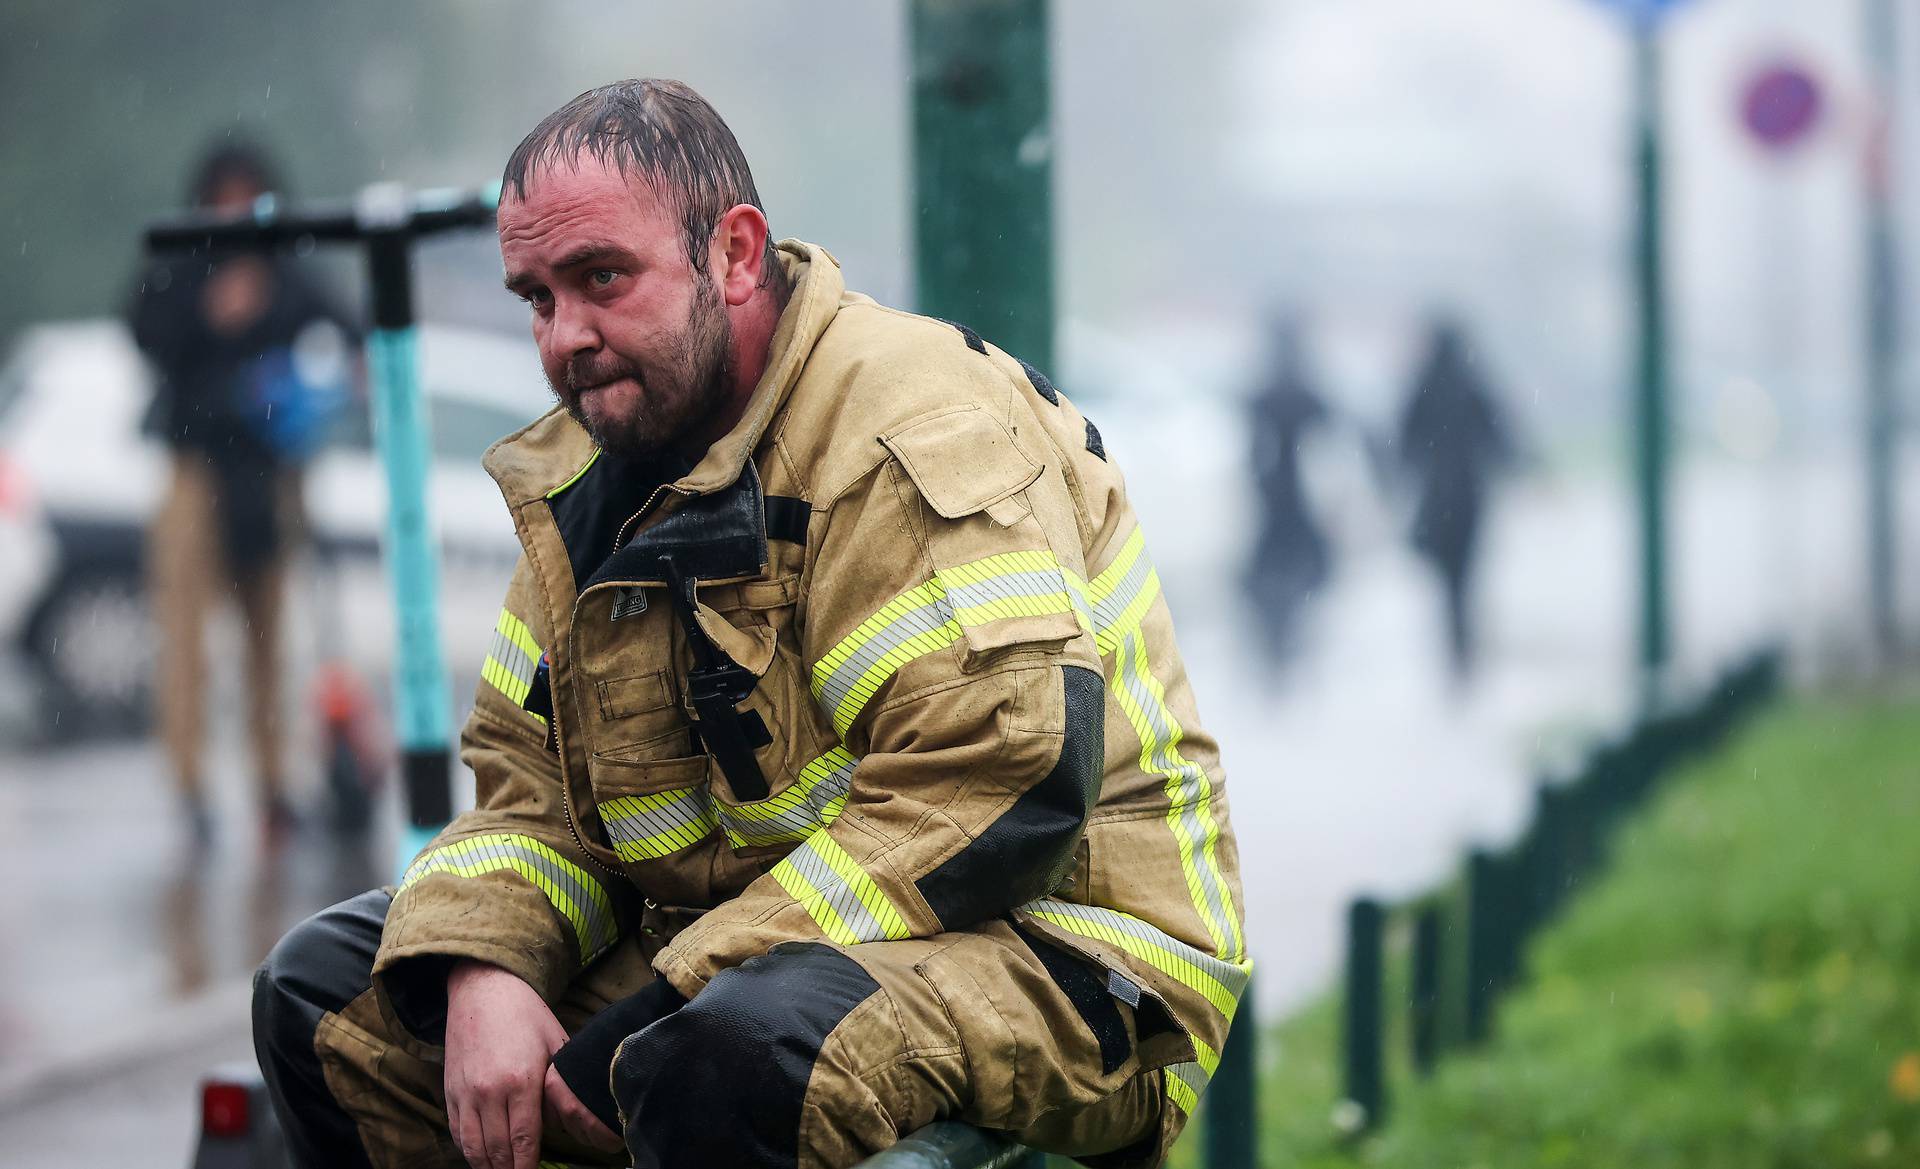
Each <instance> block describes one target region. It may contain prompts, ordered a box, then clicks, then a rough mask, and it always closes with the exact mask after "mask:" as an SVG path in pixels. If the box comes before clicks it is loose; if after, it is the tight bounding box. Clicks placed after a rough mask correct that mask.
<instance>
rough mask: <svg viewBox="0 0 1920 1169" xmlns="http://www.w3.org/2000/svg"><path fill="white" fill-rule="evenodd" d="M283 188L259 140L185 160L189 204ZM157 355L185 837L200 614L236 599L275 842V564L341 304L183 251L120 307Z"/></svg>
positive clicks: (154, 573)
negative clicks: (191, 169)
mask: <svg viewBox="0 0 1920 1169" xmlns="http://www.w3.org/2000/svg"><path fill="white" fill-rule="evenodd" d="M280 190H281V184H280V183H279V181H278V180H277V177H276V173H275V170H274V168H273V166H272V164H271V162H270V161H269V160H268V158H267V156H266V155H265V153H264V152H263V151H261V150H260V149H259V148H258V147H255V146H252V145H248V144H243V143H236V142H234V141H232V140H231V139H229V140H225V141H223V142H222V143H221V144H220V145H217V146H215V147H214V148H213V149H212V150H211V151H209V153H208V154H207V155H206V157H205V159H204V160H203V161H202V162H201V163H200V165H199V167H198V169H197V170H196V171H195V173H194V176H193V180H192V188H191V190H190V199H191V202H192V204H193V205H194V206H195V207H199V208H202V209H205V210H208V211H214V212H224V213H233V212H237V211H242V210H245V209H247V208H248V207H251V206H252V205H253V204H254V201H255V200H257V199H260V198H261V197H263V196H266V195H268V193H269V192H278V191H280ZM130 317H131V323H132V327H133V334H134V339H135V341H136V342H137V343H138V344H139V346H140V349H141V350H142V352H144V353H145V354H146V356H147V358H148V359H149V361H150V362H151V363H152V365H153V367H154V372H155V375H156V376H155V382H154V396H153V402H152V406H151V408H150V410H149V412H148V415H147V423H146V430H147V432H148V433H149V434H150V435H151V436H152V437H154V438H157V439H159V440H160V441H161V442H162V443H164V444H165V445H166V446H167V447H168V449H169V451H170V453H171V456H172V478H171V482H170V484H169V486H168V488H167V490H166V495H165V497H164V499H163V500H162V502H161V504H160V507H159V510H158V512H157V513H156V514H155V516H154V518H153V523H152V527H151V529H150V531H149V533H148V544H147V556H148V571H149V587H150V589H151V597H152V603H153V610H154V615H155V623H156V628H157V632H158V636H159V642H160V645H159V649H160V652H159V654H158V656H157V658H156V661H157V663H158V664H157V667H156V673H157V676H156V678H155V683H156V684H155V693H156V697H157V702H158V707H159V716H160V729H161V736H162V739H163V741H164V743H165V747H166V752H167V755H168V760H169V762H170V764H171V766H172V768H173V771H174V774H175V776H176V779H177V782H178V784H179V790H180V799H181V807H182V813H183V815H184V817H185V819H186V821H187V823H188V826H189V828H190V830H191V831H192V833H193V835H194V836H195V837H196V838H197V839H199V840H202V841H204V840H206V839H207V838H208V837H210V836H211V834H212V830H213V821H212V814H211V812H210V810H209V806H208V803H207V795H206V792H205V790H204V787H203V777H202V751H203V747H204V742H203V740H204V736H205V734H206V726H205V706H206V703H205V698H206V694H207V691H208V668H207V666H208V663H207V654H206V625H207V619H208V616H209V613H210V610H211V608H212V606H214V605H216V604H219V603H221V602H223V601H226V600H231V601H232V602H233V603H235V604H237V605H238V606H239V610H240V614H241V619H242V626H243V636H242V639H241V640H242V645H243V647H244V648H243V650H242V658H243V665H244V668H245V672H246V686H245V690H246V695H247V707H248V710H247V717H248V730H249V739H250V744H251V747H252V751H253V768H254V774H255V777H256V780H257V783H258V793H259V799H260V809H261V817H262V828H263V831H264V833H265V835H266V837H267V838H268V839H269V841H273V840H277V839H279V838H282V837H284V836H285V835H286V834H287V833H288V832H289V831H290V830H291V829H292V827H293V825H294V821H295V817H294V812H293V808H292V805H291V804H290V803H289V802H288V799H287V795H286V790H285V779H286V761H285V759H284V758H283V744H282V731H281V727H280V700H281V692H282V691H281V660H280V653H279V646H280V640H281V637H280V631H281V610H282V601H283V597H284V594H285V591H286V575H287V573H286V568H287V562H288V558H289V555H290V553H291V552H292V551H293V549H294V546H295V544H296V543H297V542H298V540H299V535H300V530H301V504H300V469H301V465H302V463H303V462H304V461H305V459H306V458H307V457H308V456H310V455H311V454H312V452H313V451H314V449H315V448H316V446H317V445H318V443H319V441H320V440H321V439H322V438H323V437H324V435H325V431H326V429H327V427H328V425H329V423H330V421H331V419H332V417H333V416H334V414H335V412H336V411H337V409H338V408H339V406H340V405H341V404H342V400H343V398H344V373H345V370H346V368H347V362H346V350H347V339H348V336H349V334H350V331H351V326H350V325H349V323H348V321H347V318H346V317H345V315H344V314H343V313H342V312H341V311H340V310H339V309H338V308H337V307H335V305H334V304H333V302H332V300H331V298H330V297H329V296H327V295H326V294H325V293H324V292H323V291H322V290H321V289H320V288H319V287H318V286H317V285H316V284H315V283H314V282H313V280H312V279H311V278H309V277H308V276H307V275H306V274H305V273H303V272H301V271H300V270H299V269H298V267H297V266H296V265H295V263H294V262H293V261H291V260H287V259H283V258H279V257H268V256H258V255H238V256H227V257H220V256H211V257H209V256H194V257H191V258H187V259H175V260H171V261H168V262H164V263H161V264H157V265H154V266H152V267H150V268H148V269H147V270H146V271H145V272H144V273H143V275H142V276H141V278H140V281H139V283H138V286H137V287H136V289H135V293H134V298H133V304H132V307H131V310H130Z"/></svg>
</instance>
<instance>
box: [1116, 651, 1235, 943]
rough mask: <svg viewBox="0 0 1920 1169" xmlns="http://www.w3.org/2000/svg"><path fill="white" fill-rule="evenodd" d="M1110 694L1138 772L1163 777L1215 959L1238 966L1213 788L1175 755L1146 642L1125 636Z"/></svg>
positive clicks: (1175, 726)
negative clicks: (1134, 744) (1136, 745)
mask: <svg viewBox="0 0 1920 1169" xmlns="http://www.w3.org/2000/svg"><path fill="white" fill-rule="evenodd" d="M1116 653H1117V657H1116V659H1115V661H1114V672H1113V681H1112V684H1111V689H1112V691H1113V695H1114V697H1115V698H1116V699H1117V700H1118V701H1119V703H1120V709H1121V711H1122V712H1123V713H1124V714H1125V715H1126V717H1127V721H1128V722H1129V723H1130V724H1131V725H1132V726H1133V730H1134V733H1135V734H1136V735H1138V736H1139V738H1140V770H1141V771H1143V772H1145V773H1146V774H1148V775H1158V776H1160V777H1161V780H1162V786H1163V787H1164V788H1165V791H1166V795H1167V826H1168V828H1169V829H1170V830H1171V831H1172V832H1173V837H1174V841H1175V844H1176V845H1177V847H1178V849H1179V853H1180V868H1181V871H1182V872H1183V873H1184V874H1185V876H1186V880H1187V894H1188V896H1189V897H1190V898H1191V899H1192V901H1193V907H1194V911H1195V912H1196V913H1198V914H1199V915H1200V920H1201V921H1202V922H1203V923H1205V925H1206V929H1207V934H1208V936H1209V937H1211V938H1212V939H1213V945H1214V954H1215V956H1217V957H1220V958H1224V959H1226V960H1228V961H1234V962H1237V961H1239V960H1240V959H1241V958H1243V957H1245V956H1246V942H1245V939H1244V938H1243V937H1242V935H1241V930H1240V918H1239V915H1238V914H1237V913H1235V912H1234V905H1233V892H1232V890H1231V889H1230V888H1229V887H1228V885H1227V879H1226V875H1225V873H1224V872H1223V871H1222V870H1221V868H1220V859H1219V856H1218V855H1217V851H1218V850H1217V849H1216V847H1215V846H1216V845H1217V844H1218V842H1219V839H1220V825H1219V823H1218V822H1217V821H1216V820H1215V819H1214V817H1213V788H1212V784H1211V783H1209V782H1208V778H1207V773H1206V771H1205V770H1204V769H1203V768H1201V767H1200V766H1198V765H1197V764H1195V763H1193V762H1191V761H1190V760H1188V759H1187V758H1186V757H1185V756H1183V755H1181V754H1180V740H1181V738H1182V737H1183V734H1184V732H1183V731H1182V730H1181V727H1180V720H1179V719H1177V718H1175V717H1174V713H1173V711H1172V709H1171V708H1169V707H1168V706H1167V702H1166V690H1165V689H1164V688H1163V687H1162V686H1161V685H1160V681H1159V679H1157V678H1155V677H1154V676H1153V670H1152V667H1151V665H1150V664H1149V663H1148V661H1147V647H1146V638H1145V637H1144V636H1142V635H1140V634H1139V633H1138V632H1137V631H1136V632H1130V633H1127V634H1126V635H1125V636H1124V637H1123V638H1122V639H1121V644H1120V646H1119V648H1118V650H1117V651H1116Z"/></svg>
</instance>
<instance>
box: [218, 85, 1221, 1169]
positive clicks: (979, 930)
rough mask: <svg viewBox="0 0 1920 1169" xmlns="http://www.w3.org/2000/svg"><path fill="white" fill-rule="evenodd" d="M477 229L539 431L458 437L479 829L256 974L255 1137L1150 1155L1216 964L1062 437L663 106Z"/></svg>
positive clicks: (612, 98)
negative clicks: (480, 560)
mask: <svg viewBox="0 0 1920 1169" xmlns="http://www.w3.org/2000/svg"><path fill="white" fill-rule="evenodd" d="M499 235H500V244H501V253H502V257H503V259H504V262H505V268H506V276H507V284H508V287H509V288H510V289H511V290H512V291H513V292H514V293H516V294H517V295H519V296H520V297H521V298H522V299H524V300H525V301H526V302H527V304H528V305H529V307H530V312H531V316H532V327H533V333H534V337H535V340H536V341H537V342H538V344H539V348H540V352H541V355H542V359H543V361H544V364H545V368H546V372H547V376H548V378H549V380H550V381H551V382H552V385H553V389H554V391H555V394H556V396H557V397H558V399H559V403H560V407H559V408H558V409H556V410H554V411H553V412H551V413H549V414H548V415H546V416H545V417H543V418H541V419H540V420H538V421H536V422H535V423H533V424H532V425H531V426H529V427H527V428H526V429H524V430H522V431H520V432H519V433H517V434H514V435H512V436H511V437H509V438H507V439H505V440H503V441H502V442H500V443H498V444H496V445H495V446H494V447H493V449H492V450H490V451H489V452H488V454H487V457H486V465H487V468H488V470H489V471H490V472H491V473H492V475H493V477H494V478H495V479H496V480H497V481H498V483H499V485H500V489H501V492H502V494H503V495H504V496H505V499H506V503H507V506H508V509H509V511H510V513H511V515H512V518H513V523H514V526H515V528H516V530H517V531H518V533H519V535H520V538H521V541H522V545H523V550H524V555H523V556H522V557H521V559H520V562H519V565H518V567H517V569H516V571H515V573H514V577H513V580H512V583H511V585H510V587H509V589H508V592H507V597H506V603H505V607H504V608H503V609H502V611H501V613H500V617H499V622H498V626H497V629H496V633H495V635H494V639H493V645H492V651H491V653H490V654H489V656H488V658H487V660H486V663H485V667H484V670H483V679H482V681H481V683H480V685H479V689H478V694H477V697H476V700H475V705H474V710H473V714H472V716H471V718H470V719H469V721H468V722H467V725H466V728H465V731H464V735H463V753H462V758H463V759H464V760H465V761H466V763H467V764H468V765H470V766H471V767H472V769H473V772H474V775H475V779H476V781H477V785H478V793H477V795H478V806H477V807H476V809H475V810H474V811H472V812H470V813H467V814H464V815H462V816H460V817H459V818H457V819H456V820H455V821H454V822H453V824H452V825H451V826H449V827H448V828H447V829H446V831H444V832H443V833H442V834H441V835H440V836H439V837H438V838H437V839H436V840H435V841H434V842H433V843H432V844H431V845H430V846H429V847H428V848H427V849H426V850H425V851H423V852H422V853H421V854H420V856H419V857H418V858H417V859H416V860H415V861H414V862H413V865H412V867H411V868H410V869H409V870H408V871H407V873H406V874H405V876H404V878H403V879H402V880H401V882H400V884H399V885H398V887H397V888H393V889H386V890H379V891H375V892H371V893H367V894H364V895H362V896H360V897H358V898H355V899H353V900H351V901H348V902H345V903H343V904H342V905H339V906H335V907H334V908H332V909H329V910H326V911H323V912H322V913H320V914H318V915H317V916H315V917H313V918H311V919H309V920H308V921H307V922H305V923H303V924H302V925H300V926H298V927H296V928H295V929H294V930H293V931H291V932H290V933H289V934H288V935H287V936H286V937H285V938H284V939H283V940H282V941H281V942H280V944H279V945H278V946H277V947H276V948H275V949H274V951H273V953H272V954H271V955H269V957H268V958H267V960H266V962H265V963H264V964H263V966H262V967H261V969H260V972H259V974H258V976H257V977H256V980H255V991H254V1034H255V1044H256V1047H257V1050H258V1053H259V1056H260V1061H261V1065H262V1067H263V1068H264V1069H265V1072H266V1075H267V1079H268V1083H269V1085H270V1088H271V1090H272V1093H273V1096H274V1100H275V1105H276V1108H277V1109H278V1111H279V1113H280V1116H281V1119H282V1122H283V1124H284V1126H285V1128H286V1130H287V1132H288V1134H289V1136H290V1139H291V1142H292V1144H293V1147H294V1149H295V1150H296V1156H297V1159H298V1160H299V1161H300V1162H301V1163H302V1164H306V1165H356V1164H357V1165H366V1164H374V1165H383V1166H386V1165H395V1166H397V1165H427V1164H434V1165H458V1164H460V1163H462V1161H463V1160H464V1162H465V1163H467V1164H470V1165H473V1166H493V1167H498V1169H509V1167H515V1169H531V1166H533V1165H534V1164H535V1161H536V1159H537V1158H539V1157H549V1158H562V1159H566V1160H571V1161H594V1160H599V1161H603V1162H611V1163H625V1162H626V1160H627V1159H628V1158H631V1162H632V1163H633V1164H634V1165H637V1166H695V1165H726V1166H810V1167H811V1166H845V1165H851V1164H853V1163H855V1162H857V1161H860V1160H862V1159H863V1158H865V1157H867V1156H869V1155H871V1154H872V1153H874V1152H875V1151H877V1150H879V1149H882V1148H884V1147H886V1146H887V1145H889V1144H891V1143H893V1142H894V1141H895V1140H896V1139H898V1137H899V1136H900V1135H902V1134H904V1133H906V1132H909V1131H911V1130H913V1129H916V1128H919V1127H921V1126H922V1125H925V1124H927V1123H929V1122H931V1121H934V1120H937V1119H941V1118H955V1119H959V1120H964V1121H967V1122H971V1123H973V1124H977V1125H980V1126H983V1127H986V1128H991V1129H996V1130H1001V1131H1004V1132H1007V1133H1010V1134H1012V1135H1013V1136H1015V1137H1016V1138H1017V1139H1019V1140H1021V1141H1024V1142H1026V1143H1028V1144H1030V1145H1033V1146H1035V1147H1038V1148H1042V1149H1047V1150H1053V1151H1057V1152H1061V1153H1066V1154H1070V1155H1073V1156H1077V1157H1080V1158H1082V1159H1083V1160H1085V1161H1086V1162H1088V1163H1089V1164H1094V1165H1111V1166H1149V1165H1155V1164H1158V1163H1159V1162H1160V1160H1161V1159H1162V1157H1163V1156H1164V1154H1165V1153H1166V1150H1167V1147H1168V1145H1169V1144H1170V1142H1171V1141H1172V1140H1173V1138H1174V1136H1175V1135H1176V1134H1177V1133H1178V1132H1179V1130H1180V1128H1181V1126H1182V1125H1183V1123H1184V1122H1185V1120H1186V1118H1187V1117H1188V1115H1190V1114H1191V1112H1192V1111H1193V1109H1194V1107H1195V1104H1196V1101H1197V1098H1198V1096H1199V1094H1200V1092H1201V1090H1202V1089H1203V1088H1204V1086H1205V1084H1206V1080H1207V1077H1208V1075H1209V1073H1210V1072H1211V1071H1212V1070H1213V1068H1214V1066H1215V1063H1216V1062H1217V1059H1218V1053H1219V1051H1220V1048H1221V1044H1222V1042H1223V1041H1224V1039H1225V1037H1226V1033H1227V1028H1228V1024H1229V1022H1230V1020H1231V1018H1232V1016H1233V1012H1234V1007H1235V1004H1236V1002H1237V1001H1238V998H1239V995H1240V993H1241V991H1242V989H1243V988H1244V986H1245V984H1246V980H1247V977H1248V972H1249V965H1248V963H1247V959H1246V944H1245V938H1244V934H1243V929H1242V921H1241V909H1242V902H1241V897H1240V890H1239V884H1238V865H1237V857H1236V853H1235V849H1234V841H1233V835H1232V832H1231V830H1230V827H1229V824H1228V816H1227V804H1226V797H1225V792H1224V791H1223V789H1222V786H1221V773H1220V766H1219V759H1218V753H1217V750H1216V748H1215V744H1214V742H1213V740H1212V739H1211V738H1209V737H1208V735H1207V734H1206V732H1205V731H1204V730H1202V729H1201V727H1200V724H1199V721H1198V718H1197V715H1196V712H1195V710H1194V699H1193V693H1192V690H1191V688H1190V687H1189V685H1188V682H1187V679H1186V676H1185V672H1184V669H1183V667H1182V664H1181V660H1180V656H1179V653H1178V650H1177V649H1176V647H1175V644H1174V640H1173V627H1172V620H1171V617H1170V615H1169V613H1168V610H1167V605H1166V601H1165V599H1164V598H1163V597H1162V596H1161V595H1160V591H1159V583H1158V578H1157V577H1156V576H1155V573H1154V569H1153V566H1152V563H1151V561H1150V560H1149V559H1148V557H1147V553H1146V550H1145V547H1144V542H1143V536H1142V534H1141V531H1140V529H1139V526H1138V524H1137V523H1136V521H1135V518H1134V514H1133V511H1132V509H1131V508H1130V507H1129V506H1128V503H1127V499H1126V495H1125V492H1124V489H1123V487H1122V483H1121V477H1120V473H1119V471H1118V469H1117V468H1116V467H1115V466H1114V465H1113V463H1112V461H1111V458H1110V455H1109V452H1108V451H1107V450H1106V448H1105V446H1104V444H1103V443H1102V441H1101V437H1100V433H1099V431H1098V430H1097V429H1096V428H1095V427H1094V425H1093V423H1092V422H1091V421H1089V420H1088V419H1086V418H1085V417H1084V416H1082V415H1081V414H1080V413H1079V411H1078V410H1076V409H1075V407H1074V406H1073V404H1072V403H1071V402H1069V401H1068V400H1067V399H1066V398H1065V397H1063V396H1062V395H1061V394H1060V393H1059V392H1058V391H1057V390H1055V388H1054V387H1053V386H1052V385H1051V384H1050V383H1049V382H1048V380H1047V379H1046V378H1045V377H1044V376H1043V375H1042V374H1041V373H1040V372H1039V371H1037V370H1035V369H1033V368H1032V367H1030V366H1027V365H1025V364H1023V363H1022V362H1020V361H1019V360H1017V359H1016V358H1014V357H1012V356H1009V355H1008V354H1005V353H1003V352H1001V351H1000V350H998V349H996V348H994V347H993V346H991V345H989V344H987V343H986V342H985V341H984V340H982V339H981V338H980V337H979V336H978V335H977V334H975V333H974V332H973V331H971V330H970V329H967V328H965V327H963V326H958V325H952V324H948V323H945V322H941V321H936V320H932V319H929V318H925V317H917V316H913V315H910V314H907V313H903V312H897V311H895V310H893V309H889V308H885V307H883V306H881V305H879V304H876V303H875V302H874V301H872V300H870V299H868V298H867V297H865V296H861V295H859V294H857V293H853V292H850V291H848V290H847V289H846V286H845V284H844V282H843V280H842V277H841V273H840V268H839V266H838V264H837V263H836V262H835V260H834V259H833V257H832V256H831V255H829V254H828V253H827V252H826V251H824V250H823V249H821V248H819V247H816V246H814V245H811V244H806V243H801V242H799V241H795V240H786V241H782V242H780V243H778V244H775V243H773V242H772V240H771V236H770V235H769V232H768V227H767V221H766V217H765V215H764V213H763V211H762V208H761V206H760V200H759V197H758V195H757V193H756V192H755V189H754V185H753V180H752V176H751V174H750V172H749V170H748V167H747V163H746V161H745V159H744V158H743V157H742V155H741V153H740V149H739V146H738V145H737V143H736V142H735V140H734V138H733V135H732V134H731V132H730V131H729V130H728V129H727V127H726V124H725V123H724V122H723V121H722V120H721V118H720V116H719V114H718V113H717V112H716V111H715V110H714V109H713V108H712V107H711V106H710V105H708V104H707V103H706V102H705V101H704V100H703V99H702V98H701V97H700V96H699V95H697V94H696V93H694V92H693V91H692V90H691V89H689V88H687V87H686V86H684V85H681V84H679V83H677V82H668V81H651V80H649V81H627V82H620V83H617V84H614V85H610V86H607V87H604V88H601V89H597V90H594V91H591V92H589V93H586V94H583V95H581V96H580V97H578V98H576V99H574V100H573V101H572V102H570V103H568V104H567V105H566V106H564V107H562V108H561V109H559V110H558V111H556V112H555V113H554V114H552V115H550V116H549V117H548V118H547V119H546V120H545V121H543V122H542V123H541V124H540V125H539V126H537V127H535V128H534V130H533V131H532V132H531V133H530V134H529V135H528V136H527V138H526V139H525V141H523V142H522V143H521V145H520V146H519V148H518V149H517V150H516V151H515V152H514V153H513V155H512V157H511V158H510V160H509V161H508V163H507V167H506V171H505V175H504V182H503V195H502V201H501V207H500V213H499Z"/></svg>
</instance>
